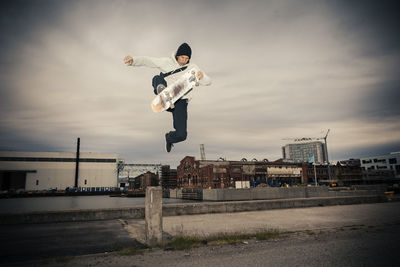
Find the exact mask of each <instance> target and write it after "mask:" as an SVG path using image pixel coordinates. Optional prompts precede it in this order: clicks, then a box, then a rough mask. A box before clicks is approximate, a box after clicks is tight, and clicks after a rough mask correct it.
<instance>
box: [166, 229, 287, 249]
mask: <svg viewBox="0 0 400 267" xmlns="http://www.w3.org/2000/svg"><path fill="white" fill-rule="evenodd" d="M279 237H282V233H280V232H279V231H278V230H274V229H273V230H271V229H265V230H261V231H258V232H256V233H252V234H246V233H220V234H216V235H211V236H207V237H191V236H179V237H177V238H175V239H173V240H171V241H169V242H168V243H166V244H165V245H164V248H166V249H171V250H184V249H191V248H195V247H201V246H206V245H209V246H216V245H226V244H238V243H241V242H243V241H244V240H249V239H252V238H256V239H257V240H268V239H275V238H279Z"/></svg>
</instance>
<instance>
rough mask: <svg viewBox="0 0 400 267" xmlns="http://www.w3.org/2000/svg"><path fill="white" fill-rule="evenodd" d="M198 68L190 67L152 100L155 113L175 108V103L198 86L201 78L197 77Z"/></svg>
mask: <svg viewBox="0 0 400 267" xmlns="http://www.w3.org/2000/svg"><path fill="white" fill-rule="evenodd" d="M198 71H199V70H198V69H197V68H190V69H188V70H186V71H185V73H184V74H183V75H182V77H180V78H179V79H178V80H177V81H175V82H174V83H172V84H171V85H168V86H167V87H166V88H165V89H164V90H162V91H161V92H160V93H159V94H158V95H156V96H155V97H154V99H153V101H151V109H152V110H153V111H154V112H155V113H159V112H162V111H165V110H167V109H169V108H174V103H175V102H176V101H178V99H180V98H181V97H182V96H184V95H185V94H186V93H188V92H189V91H190V90H192V89H193V87H194V86H198V84H199V79H198V78H197V73H198Z"/></svg>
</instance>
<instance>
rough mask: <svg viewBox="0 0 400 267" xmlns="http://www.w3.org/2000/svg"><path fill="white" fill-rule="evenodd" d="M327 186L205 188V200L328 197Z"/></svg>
mask: <svg viewBox="0 0 400 267" xmlns="http://www.w3.org/2000/svg"><path fill="white" fill-rule="evenodd" d="M328 196H329V190H328V187H326V186H320V187H289V188H286V187H268V188H248V189H203V200H208V201H235V200H262V199H265V200H267V199H288V198H307V197H328Z"/></svg>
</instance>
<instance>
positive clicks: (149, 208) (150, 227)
mask: <svg viewBox="0 0 400 267" xmlns="http://www.w3.org/2000/svg"><path fill="white" fill-rule="evenodd" d="M145 227H146V228H145V229H146V243H147V245H149V246H155V245H157V244H161V243H162V232H163V229H162V188H161V186H157V187H147V188H146V204H145Z"/></svg>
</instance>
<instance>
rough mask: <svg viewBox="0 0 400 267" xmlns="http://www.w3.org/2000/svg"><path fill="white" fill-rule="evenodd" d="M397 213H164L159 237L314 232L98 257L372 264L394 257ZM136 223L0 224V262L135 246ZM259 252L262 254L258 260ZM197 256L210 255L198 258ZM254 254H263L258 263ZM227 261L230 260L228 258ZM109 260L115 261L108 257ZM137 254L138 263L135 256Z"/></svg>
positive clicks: (362, 208)
mask: <svg viewBox="0 0 400 267" xmlns="http://www.w3.org/2000/svg"><path fill="white" fill-rule="evenodd" d="M399 211H400V203H399V202H395V203H378V204H364V205H349V206H331V207H315V208H302V209H286V210H270V211H257V212H242V213H227V214H205V215H192V216H173V217H164V218H163V219H164V230H165V234H166V236H175V235H177V234H192V235H208V234H213V233H217V232H251V231H256V230H257V229H263V228H274V229H279V230H281V231H283V232H285V231H300V230H310V231H312V233H314V234H312V235H310V234H304V235H301V234H300V235H295V236H291V237H288V238H284V239H280V240H278V241H265V242H258V243H257V242H256V241H255V240H253V241H250V242H249V244H247V245H245V244H243V245H239V246H223V247H207V248H200V249H195V250H193V251H194V252H192V251H191V252H190V253H189V256H188V255H186V254H185V253H186V252H182V251H178V252H176V251H175V252H172V251H162V250H158V251H157V250H156V249H155V250H153V252H152V253H145V255H142V256H132V257H133V258H132V259H129V258H130V257H125V258H124V257H122V258H121V257H115V256H108V257H106V258H104V259H105V260H106V261H107V262H108V263H111V262H112V264H114V265H119V263H121V264H122V265H125V264H123V263H122V262H119V263H118V262H117V261H118V260H119V261H123V260H126V259H129V260H130V264H129V265H137V266H150V265H151V264H157V262H154V261H155V260H157V261H158V264H159V263H160V260H161V259H162V262H164V263H165V265H168V264H170V265H171V266H172V265H179V264H180V263H181V262H182V265H181V266H184V265H185V263H188V262H187V261H185V260H184V259H186V258H192V256H195V255H197V254H196V253H198V254H199V255H201V254H202V253H204V255H209V256H207V257H205V256H198V257H197V258H193V259H191V260H195V261H197V262H198V265H199V266H202V265H206V264H209V265H217V266H227V265H230V266H232V265H233V266H239V265H235V264H236V263H241V266H243V265H248V264H250V263H251V265H254V264H255V265H257V264H259V266H262V265H263V263H264V265H265V263H266V262H271V263H274V264H276V265H293V264H286V263H290V262H291V263H295V260H297V261H298V262H299V264H298V265H303V264H301V262H302V261H304V262H308V261H309V259H310V258H309V257H312V259H313V260H314V262H313V263H315V265H314V266H317V265H318V263H323V264H322V265H332V264H327V263H335V262H336V261H338V264H339V262H340V261H345V262H348V261H350V259H354V265H353V266H358V265H357V263H360V262H361V263H369V262H375V263H376V262H377V261H379V260H385V259H389V260H393V257H394V256H391V255H392V253H394V254H393V255H395V256H396V257H397V254H396V253H395V250H397V249H398V247H399V246H398V244H400V243H399V241H398V240H400V230H399V228H400V212H399ZM143 226H144V222H143V220H127V221H125V220H111V221H97V222H79V223H78V222H75V223H57V224H37V225H8V226H4V225H3V226H1V228H0V264H1V263H10V262H16V261H19V262H21V261H27V260H43V259H46V258H52V257H60V256H71V255H75V256H76V255H85V254H93V253H104V252H110V251H113V250H118V249H121V248H124V247H133V246H137V245H138V244H139V243H138V240H139V241H140V240H141V238H142V233H143ZM353 228H355V229H353ZM321 231H322V233H320V232H321ZM394 240H395V241H394ZM214 251H215V253H214ZM374 251H376V252H374ZM367 252H368V253H367ZM157 253H158V254H157ZM182 253H183V254H182ZM193 253H194V254H193ZM213 253H214V254H213ZM349 253H350V254H349ZM185 255H186V256H185ZM265 255H266V256H265ZM273 255H275V256H273ZM301 255H302V256H301ZM264 256H265V257H267V256H268V257H267V258H263V257H264ZM141 257H142V258H141ZM224 257H225V258H224ZM204 258H209V259H208V261H204V260H205V259H204ZM258 258H260V259H262V260H260V261H258V260H257V259H258ZM372 258H374V259H372ZM86 259H87V261H85V260H82V259H81V258H76V261H77V262H75V263H74V264H79V263H81V264H82V265H83V266H85V264H91V263H92V262H93V261H96V262H98V263H99V264H103V265H109V264H108V263H107V262H103V261H102V259H103V257H100V259H99V258H96V256H93V257H86ZM216 259H219V260H221V264H223V265H219V264H217V263H218V262H219V261H218V262H217V261H216ZM230 259H235V260H233V261H230ZM114 260H116V261H115V262H113V261H114ZM137 260H140V261H139V262H137ZM213 260H215V262H213ZM266 260H267V261H266ZM328 260H329V261H328ZM367 260H368V261H367ZM133 262H135V263H133ZM350 263H352V261H350ZM225 264H226V265H225ZM294 265H296V264H294ZM333 265H336V264H333Z"/></svg>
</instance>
